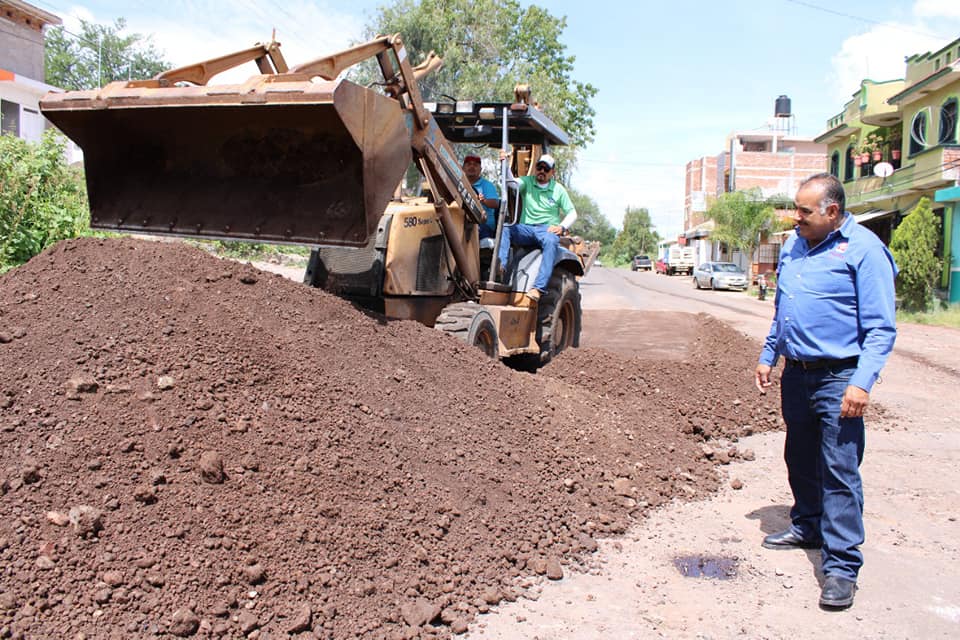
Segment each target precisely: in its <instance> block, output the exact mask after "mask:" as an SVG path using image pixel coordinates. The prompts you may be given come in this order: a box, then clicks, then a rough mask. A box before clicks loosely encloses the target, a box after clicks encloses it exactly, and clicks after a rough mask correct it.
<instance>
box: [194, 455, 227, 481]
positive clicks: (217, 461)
mask: <svg viewBox="0 0 960 640" xmlns="http://www.w3.org/2000/svg"><path fill="white" fill-rule="evenodd" d="M200 477H201V478H203V481H204V482H209V483H210V484H222V483H223V481H224V478H225V477H226V474H224V472H223V456H221V455H220V454H219V453H217V452H216V451H205V452H204V453H203V455H202V456H200Z"/></svg>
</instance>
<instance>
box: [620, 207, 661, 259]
mask: <svg viewBox="0 0 960 640" xmlns="http://www.w3.org/2000/svg"><path fill="white" fill-rule="evenodd" d="M658 242H660V234H659V233H657V231H656V229H655V228H654V226H653V221H652V220H651V218H650V212H649V211H648V210H647V209H646V208H645V207H639V208H635V207H627V210H626V213H625V214H624V216H623V229H622V230H621V231H620V233H618V234H617V238H616V240H614V241H613V247H612V249H611V251H610V255H611V257H612V258H613V260H614V262H616V263H617V264H622V263H625V262H629V261H630V260H632V259H633V256H635V255H648V256H653V255H654V254H655V253H656V250H657V243H658Z"/></svg>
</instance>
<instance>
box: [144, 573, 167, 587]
mask: <svg viewBox="0 0 960 640" xmlns="http://www.w3.org/2000/svg"><path fill="white" fill-rule="evenodd" d="M144 580H146V581H147V584H148V585H150V586H151V587H157V588H158V589H159V588H160V587H162V586H163V585H165V584H166V581H165V580H164V579H163V576H162V575H160V574H159V573H148V574H147V575H146V577H145V578H144Z"/></svg>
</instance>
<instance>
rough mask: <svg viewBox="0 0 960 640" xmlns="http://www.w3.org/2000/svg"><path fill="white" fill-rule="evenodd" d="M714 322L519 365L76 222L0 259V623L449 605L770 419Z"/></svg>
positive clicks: (158, 630) (655, 493) (607, 528)
mask: <svg viewBox="0 0 960 640" xmlns="http://www.w3.org/2000/svg"><path fill="white" fill-rule="evenodd" d="M702 324H703V326H704V331H705V333H704V334H703V335H702V336H701V344H700V345H698V346H697V347H696V349H694V351H693V353H694V355H695V358H691V361H690V362H689V363H686V364H685V363H668V364H667V365H666V366H658V365H657V363H647V362H644V361H641V360H635V359H634V360H628V359H618V358H616V357H615V356H613V355H611V354H608V353H606V352H602V351H590V350H584V351H578V352H573V353H571V354H569V355H567V356H565V357H562V358H560V359H558V361H557V362H556V363H555V364H553V365H551V366H550V367H548V368H547V369H546V370H545V371H544V372H543V373H542V374H541V375H538V376H532V375H529V374H524V373H517V372H514V371H511V370H509V369H507V368H505V367H503V366H502V365H501V364H499V363H497V362H493V361H490V360H487V359H485V358H484V357H483V356H482V354H480V352H479V351H477V350H474V349H470V348H467V347H465V346H463V345H461V344H459V343H458V342H456V341H455V340H453V339H452V338H449V337H447V336H444V335H441V334H438V332H436V331H434V330H432V329H428V328H425V327H422V326H420V325H418V324H415V323H412V322H390V323H385V322H383V321H381V320H378V319H377V318H371V317H368V316H366V315H364V314H362V313H360V312H358V311H357V310H355V309H354V308H353V307H352V306H350V305H349V304H347V303H345V302H343V301H341V300H338V299H336V298H333V297H331V296H329V295H326V294H325V293H323V292H321V291H317V290H311V289H308V288H306V287H304V286H302V285H299V284H297V283H294V282H290V281H287V280H284V279H283V278H281V277H279V276H273V275H269V274H266V273H263V272H260V271H257V270H255V269H253V268H252V267H250V266H248V265H240V264H236V263H232V262H224V261H220V260H218V259H216V258H213V257H210V256H208V255H206V254H204V253H202V252H201V251H198V250H195V249H192V248H190V247H187V246H185V245H182V244H179V243H153V242H144V241H137V240H132V239H120V240H93V239H86V240H80V241H72V242H66V243H62V244H60V245H58V246H56V247H55V248H53V249H52V250H50V251H47V252H46V253H44V254H43V255H41V256H38V257H37V258H35V259H34V260H32V261H31V262H30V263H28V264H27V265H25V266H24V267H21V268H19V269H17V270H15V271H13V272H10V273H8V274H6V275H5V276H3V277H0V561H2V563H0V636H2V637H58V638H78V637H87V638H113V637H116V638H129V637H143V636H152V635H160V636H164V635H173V636H190V635H194V634H199V635H205V636H219V637H231V638H232V637H260V638H265V637H276V636H278V635H279V636H283V635H286V634H287V633H294V634H300V633H303V634H305V635H308V636H309V635H310V634H312V635H313V636H315V637H320V638H327V637H329V638H350V637H365V638H391V637H397V638H416V637H421V638H429V637H446V636H448V635H450V633H451V632H454V633H456V632H460V631H462V630H464V629H465V628H466V625H467V623H468V622H469V621H470V620H471V619H472V618H473V616H475V614H476V613H477V612H478V611H481V612H482V611H484V610H486V608H487V607H489V606H491V605H493V604H495V603H497V602H499V601H501V600H503V599H512V598H515V597H516V596H517V589H516V585H517V580H518V578H521V577H523V576H529V575H532V574H540V575H546V576H547V577H549V578H559V577H561V576H562V575H563V572H564V570H570V568H571V567H574V566H575V565H576V562H577V558H580V557H583V555H585V554H587V553H589V552H591V551H592V550H593V549H594V548H595V544H596V543H595V539H596V538H597V537H602V536H608V535H614V534H617V533H619V532H622V531H623V530H624V528H625V527H626V526H628V524H629V523H630V521H631V520H632V519H634V518H637V517H641V516H642V515H643V513H644V511H645V510H647V509H649V508H651V507H653V506H656V505H658V504H661V503H662V502H664V501H666V500H669V499H671V498H673V497H676V496H682V497H695V496H698V495H702V494H703V493H705V492H707V491H710V490H712V489H713V488H714V487H715V485H716V482H717V479H716V473H715V471H714V467H713V465H714V462H715V461H716V459H717V456H716V455H713V452H711V451H706V450H705V448H704V444H703V443H702V442H699V441H698V440H700V439H704V438H708V437H710V436H712V437H713V438H714V439H716V438H721V440H720V441H721V442H725V440H724V439H726V440H735V438H736V436H737V435H738V434H739V433H741V432H742V430H743V429H766V428H771V427H773V426H775V425H776V420H775V417H776V412H775V408H773V407H772V405H771V404H770V401H769V400H765V402H766V404H759V405H755V404H751V405H750V406H749V408H748V407H747V404H746V403H739V401H738V398H741V397H742V398H746V397H747V394H748V390H747V388H746V386H745V385H748V381H744V380H743V375H742V371H743V370H744V368H745V367H749V364H748V362H747V361H748V360H749V359H751V358H752V357H753V355H754V354H755V352H756V349H755V346H753V345H748V343H747V341H746V340H745V339H744V338H742V337H739V336H737V335H736V334H735V333H733V332H732V331H730V330H728V329H726V328H725V327H722V326H720V325H716V324H712V323H709V322H705V323H702ZM694 359H695V360H696V362H694ZM731 359H732V360H733V362H731ZM725 363H726V364H725ZM726 367H730V369H731V370H732V371H733V372H735V373H733V374H732V375H730V374H729V373H728V375H724V372H725V371H726ZM720 377H723V378H724V384H723V385H720V386H718V387H716V388H715V389H714V391H713V393H711V394H709V395H706V394H705V395H698V394H697V393H695V392H694V390H695V389H697V388H698V386H699V385H702V384H706V385H712V384H713V383H714V382H716V381H717V380H718V379H719V378H720ZM715 414H717V415H719V416H722V417H719V418H718V417H716V416H715ZM750 425H752V426H750ZM685 432H686V433H685ZM697 436H699V438H698V437H697ZM725 446H726V445H724V447H725ZM729 453H736V452H735V451H734V452H727V451H726V448H724V450H723V451H722V452H721V456H720V457H723V456H728V454H729ZM711 458H712V459H711Z"/></svg>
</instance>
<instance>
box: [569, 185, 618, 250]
mask: <svg viewBox="0 0 960 640" xmlns="http://www.w3.org/2000/svg"><path fill="white" fill-rule="evenodd" d="M567 191H568V192H569V193H570V199H571V200H572V201H573V206H574V208H575V209H576V210H577V221H576V222H574V223H573V227H572V228H571V229H570V232H571V233H573V234H574V235H578V236H582V237H583V238H584V239H585V240H596V241H598V242H599V243H600V247H601V250H607V249H609V248H610V246H611V245H612V244H613V241H614V239H615V238H616V237H617V230H616V229H614V228H613V225H612V224H610V221H609V220H607V217H606V216H605V215H603V214H602V213H600V207H599V206H597V203H596V201H595V200H594V199H593V198H591V197H590V196H588V195H587V194H585V193H580V192H579V191H577V190H576V189H573V188H571V187H567Z"/></svg>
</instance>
